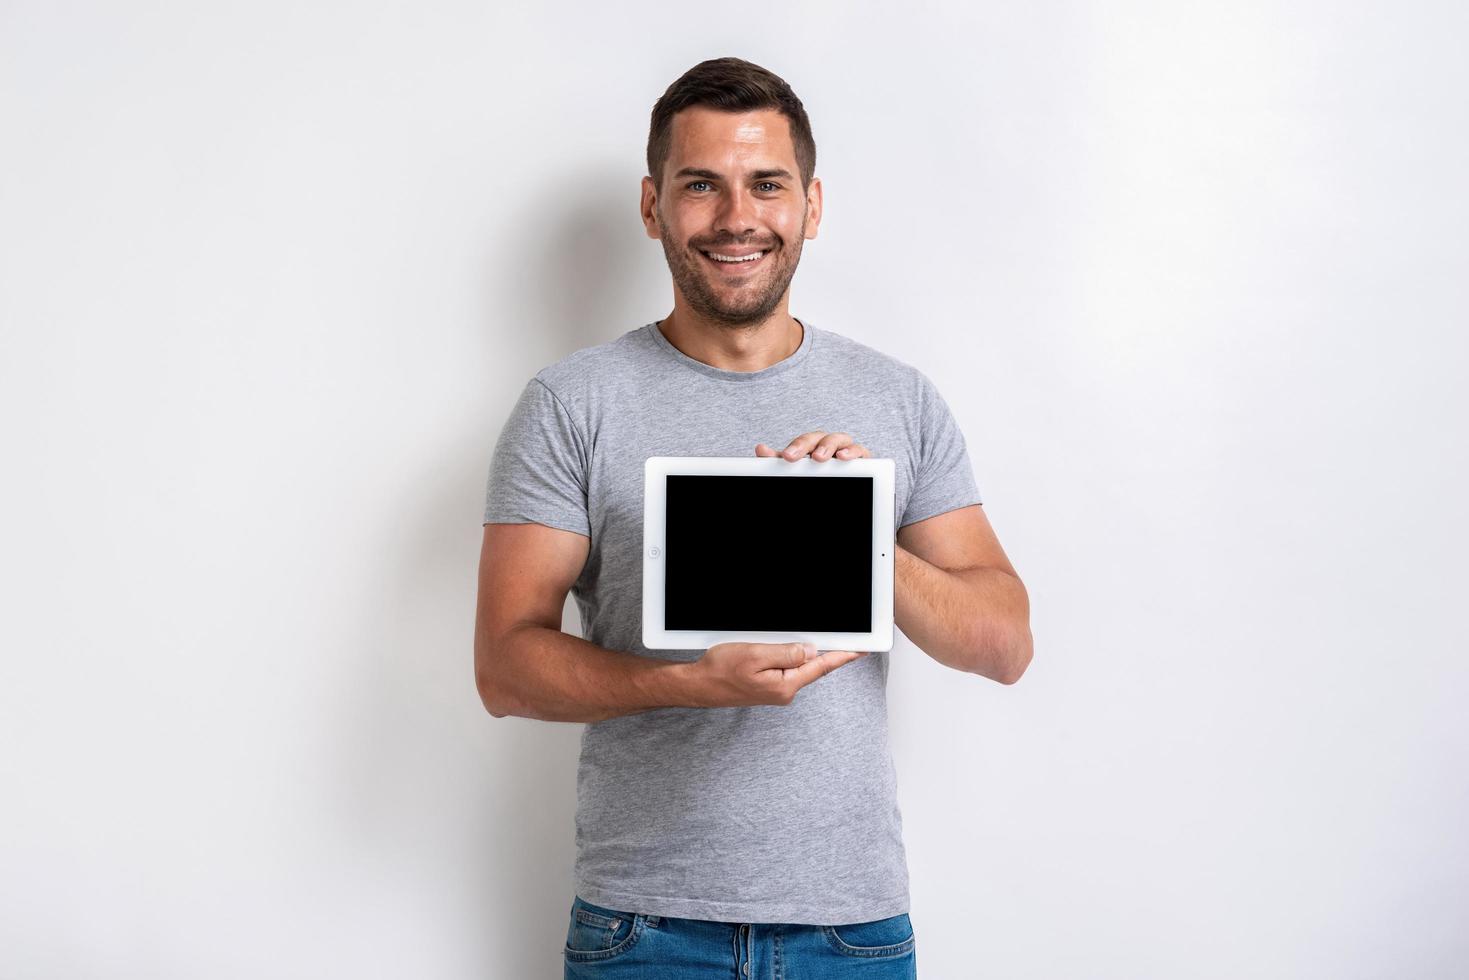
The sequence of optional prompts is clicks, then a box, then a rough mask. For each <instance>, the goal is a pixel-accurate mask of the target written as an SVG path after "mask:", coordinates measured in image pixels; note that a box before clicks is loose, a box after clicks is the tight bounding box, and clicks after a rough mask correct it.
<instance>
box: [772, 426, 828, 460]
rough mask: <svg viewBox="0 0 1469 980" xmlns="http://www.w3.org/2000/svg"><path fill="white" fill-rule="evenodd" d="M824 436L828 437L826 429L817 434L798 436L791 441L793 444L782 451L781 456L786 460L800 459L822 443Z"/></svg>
mask: <svg viewBox="0 0 1469 980" xmlns="http://www.w3.org/2000/svg"><path fill="white" fill-rule="evenodd" d="M824 435H826V431H825V430H824V429H817V430H816V431H815V432H806V433H802V434H801V435H799V436H796V438H794V439H792V440H791V444H790V445H789V446H787V447H785V449H784V450H782V451H781V455H782V456H784V457H785V458H786V459H800V458H801V457H802V456H805V455H806V454H807V453H809V452H810V451H811V447H812V446H814V445H816V444H817V443H818V442H820V441H821V438H822V436H824Z"/></svg>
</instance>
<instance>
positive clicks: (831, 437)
mask: <svg viewBox="0 0 1469 980" xmlns="http://www.w3.org/2000/svg"><path fill="white" fill-rule="evenodd" d="M855 443H856V440H855V439H853V438H852V437H851V436H850V435H849V434H847V433H845V432H828V433H827V434H826V435H824V436H822V437H821V440H820V441H819V442H817V443H816V445H815V447H813V448H812V450H811V458H812V459H818V460H819V459H830V458H831V455H832V453H834V452H836V451H837V450H839V449H841V448H842V447H843V446H851V445H854V444H855Z"/></svg>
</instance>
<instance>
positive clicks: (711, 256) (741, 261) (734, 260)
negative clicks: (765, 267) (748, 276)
mask: <svg viewBox="0 0 1469 980" xmlns="http://www.w3.org/2000/svg"><path fill="white" fill-rule="evenodd" d="M699 254H700V255H702V256H704V258H705V259H706V260H707V261H709V262H710V263H712V264H714V265H717V266H719V268H720V269H721V270H723V271H724V272H726V273H729V272H737V273H745V272H748V271H750V270H751V269H753V268H755V267H756V266H758V265H760V264H761V263H762V262H764V261H765V256H767V255H769V254H770V251H769V250H768V249H767V250H766V251H763V252H751V253H750V254H749V255H743V256H741V255H723V257H722V258H715V256H716V255H721V254H722V253H719V252H713V253H711V252H705V251H704V250H703V249H700V250H699Z"/></svg>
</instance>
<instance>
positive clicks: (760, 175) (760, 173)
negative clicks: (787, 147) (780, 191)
mask: <svg viewBox="0 0 1469 980" xmlns="http://www.w3.org/2000/svg"><path fill="white" fill-rule="evenodd" d="M680 177H703V178H704V179H705V180H723V179H724V174H717V173H715V172H714V171H712V170H704V169H702V168H700V167H684V168H683V169H682V170H680V171H679V172H678V173H676V174H674V175H673V179H674V180H677V179H678V178H680ZM750 177H751V179H752V180H766V179H768V178H770V177H782V178H784V179H786V180H795V179H796V178H795V177H793V176H791V172H790V171H789V170H785V169H783V168H780V167H776V168H774V169H772V170H756V171H755V172H754V173H752V174H750Z"/></svg>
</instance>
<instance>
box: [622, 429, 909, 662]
mask: <svg viewBox="0 0 1469 980" xmlns="http://www.w3.org/2000/svg"><path fill="white" fill-rule="evenodd" d="M674 474H677V475H683V474H691V475H699V476H708V475H715V476H766V477H770V478H772V479H791V478H797V479H808V478H815V479H821V478H825V477H833V476H870V477H872V479H873V486H872V491H873V492H872V531H873V534H872V543H873V546H872V626H873V628H872V630H871V631H870V632H866V633H851V632H819V631H814V630H809V631H784V632H776V631H770V630H668V629H664V628H663V626H662V623H663V612H664V608H663V593H664V568H665V563H664V561H663V560H662V555H663V548H664V539H665V535H666V521H667V504H668V501H667V480H666V479H665V477H667V476H669V475H674ZM896 509H897V500H896V482H895V468H894V463H893V460H891V459H873V458H863V459H834V460H826V461H823V462H818V461H816V460H814V459H811V458H810V457H809V456H806V457H802V458H801V459H798V460H788V459H785V458H783V457H772V456H748V457H744V456H740V457H733V456H651V457H649V458H648V459H647V461H646V462H645V463H644V464H643V646H645V647H646V648H648V649H649V650H692V649H701V650H707V649H708V648H709V647H711V646H714V645H715V644H716V643H730V642H744V643H792V642H801V643H814V644H815V645H816V649H818V650H869V651H874V652H885V651H888V650H891V649H892V647H893V553H894V550H895V548H896V536H895V533H894V521H895V519H896V514H895V513H894V511H895V510H896ZM791 548H793V549H804V548H805V546H804V545H803V544H802V543H801V542H800V539H799V538H798V539H796V540H795V541H794V542H793V543H792V544H791ZM809 553H810V554H812V555H813V556H819V552H816V551H811V552H809Z"/></svg>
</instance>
